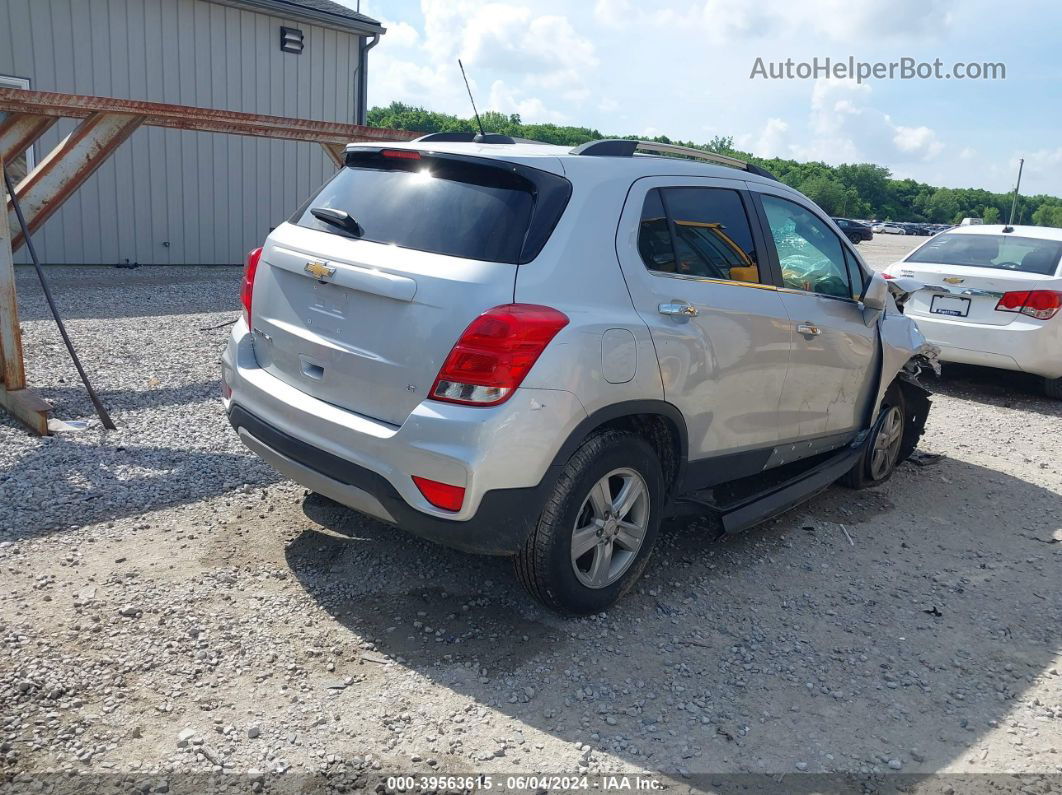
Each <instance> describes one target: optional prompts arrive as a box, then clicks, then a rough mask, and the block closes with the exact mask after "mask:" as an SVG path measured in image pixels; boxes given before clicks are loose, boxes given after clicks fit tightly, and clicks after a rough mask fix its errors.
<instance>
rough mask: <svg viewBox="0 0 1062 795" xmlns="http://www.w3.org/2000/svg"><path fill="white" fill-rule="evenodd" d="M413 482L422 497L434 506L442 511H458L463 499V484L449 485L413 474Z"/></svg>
mask: <svg viewBox="0 0 1062 795" xmlns="http://www.w3.org/2000/svg"><path fill="white" fill-rule="evenodd" d="M412 477H413V482H414V483H415V484H416V485H417V488H418V489H420V493H421V494H423V495H424V499H426V500H427V501H428V502H430V503H431V504H432V505H434V506H435V507H436V508H442V509H443V510H444V511H455V512H456V511H460V510H461V503H463V502H464V501H465V489H464V487H463V486H451V485H450V484H449V483H440V482H439V481H437V480H429V479H428V478H419V477H417V476H416V475H413V476H412Z"/></svg>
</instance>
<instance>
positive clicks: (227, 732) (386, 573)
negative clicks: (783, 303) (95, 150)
mask: <svg viewBox="0 0 1062 795" xmlns="http://www.w3.org/2000/svg"><path fill="white" fill-rule="evenodd" d="M870 245H873V244H870ZM866 247H867V244H864V247H863V248H866ZM861 250H862V249H861ZM52 273H53V279H54V282H55V284H56V291H57V294H58V296H59V300H60V303H61V306H62V307H63V309H64V312H65V316H66V318H67V319H68V323H69V326H70V329H71V332H72V334H73V335H74V338H75V340H76V341H77V342H78V344H79V349H80V350H81V352H82V355H83V357H84V359H85V363H86V366H87V369H88V371H89V373H90V374H91V375H92V376H93V378H94V381H95V384H96V386H97V388H98V389H99V391H100V392H101V394H102V396H103V398H104V401H105V402H106V403H107V405H108V406H109V408H110V409H111V411H112V413H113V415H114V419H115V421H116V422H117V424H118V425H119V428H120V430H119V431H118V432H116V433H105V432H103V431H101V430H99V426H98V423H96V422H95V421H94V420H93V418H92V412H91V406H90V405H89V403H88V401H87V400H86V399H85V398H84V397H83V394H82V392H81V389H80V386H79V384H78V383H77V379H76V374H75V373H74V371H73V368H72V366H70V364H69V363H68V361H67V358H66V354H65V350H64V349H63V348H62V346H61V342H60V341H59V338H58V335H57V334H56V333H55V331H54V326H53V325H52V324H51V321H50V319H49V318H48V317H47V316H46V315H45V314H44V307H43V303H42V302H41V301H40V300H39V297H38V291H37V290H36V289H35V286H34V282H33V281H32V280H31V278H30V277H31V274H30V273H28V272H27V273H21V274H20V277H19V290H20V294H21V298H22V304H23V307H22V308H23V313H24V314H23V319H24V327H25V336H26V353H27V359H28V361H29V363H30V376H31V381H32V382H33V383H34V385H36V386H37V387H38V388H40V389H41V391H42V393H43V394H44V396H45V397H47V398H49V399H50V400H53V401H54V402H55V404H56V414H57V415H58V416H59V417H61V418H63V419H87V420H89V421H90V423H91V427H90V429H89V430H88V431H85V432H83V433H79V434H68V435H62V436H57V437H54V438H51V439H47V440H41V439H35V438H32V437H30V436H28V435H26V434H24V433H23V432H22V431H21V430H20V429H19V428H18V427H17V426H15V425H14V423H12V422H11V421H10V420H8V419H6V418H5V419H3V420H0V572H2V575H0V781H3V779H4V777H5V776H7V777H15V776H22V777H23V778H22V779H20V781H22V782H24V783H26V782H30V781H36V782H37V783H40V782H41V781H42V779H40V778H39V776H40V775H42V774H45V773H52V774H54V775H55V776H60V774H62V772H63V771H67V772H79V773H88V774H94V775H101V776H107V778H106V779H102V780H103V781H106V782H108V783H109V784H111V785H113V786H115V787H116V788H117V789H120V790H123V791H128V790H129V789H138V790H140V791H157V792H166V791H181V790H182V789H186V790H188V791H192V790H195V789H209V788H212V787H215V786H223V785H224V782H225V781H226V780H227V779H226V777H225V776H224V775H223V774H230V773H231V774H236V773H238V774H241V775H240V777H239V778H238V781H239V782H240V786H241V787H243V788H244V789H246V788H251V789H253V790H255V791H257V790H259V789H270V788H274V787H277V786H282V785H283V782H288V786H291V787H294V788H298V787H299V786H303V785H305V786H307V787H309V786H318V785H321V784H322V783H327V784H328V785H330V786H332V787H335V788H340V787H358V786H366V787H368V788H369V789H373V788H374V787H375V786H376V785H377V783H378V782H379V776H381V775H383V774H386V773H396V772H405V773H411V772H413V773H418V774H421V773H423V774H437V773H453V774H469V773H476V772H495V773H498V774H514V773H524V774H526V773H533V772H551V773H579V772H586V773H588V774H595V773H599V772H628V773H635V772H644V773H650V774H653V775H656V776H658V777H660V778H667V779H669V780H674V781H677V782H679V783H680V784H682V785H684V786H685V785H692V786H698V787H699V786H707V784H706V782H707V779H703V778H701V776H702V774H706V773H772V774H780V773H786V774H791V775H798V774H800V773H802V772H806V773H809V774H811V773H832V772H843V773H847V774H851V775H853V776H856V777H860V778H861V779H866V780H871V781H874V780H880V779H879V778H877V777H881V776H886V775H889V774H895V773H896V772H897V771H899V772H900V773H903V774H925V773H934V772H950V773H956V774H960V773H961V774H969V773H1001V772H1006V771H1013V772H1018V773H1026V774H1037V775H1041V774H1042V775H1046V774H1053V775H1055V776H1057V775H1058V774H1060V773H1062V677H1060V676H1059V670H1060V669H1062V660H1060V658H1059V657H1060V643H1059V638H1060V637H1062V634H1060V631H1059V627H1060V626H1062V597H1060V589H1059V587H1058V585H1059V582H1060V581H1062V578H1060V573H1062V569H1060V566H1059V563H1060V561H1062V543H1059V541H1060V540H1062V530H1060V520H1059V517H1060V516H1062V465H1060V463H1059V458H1058V452H1057V451H1058V444H1057V440H1058V439H1059V438H1062V404H1058V403H1052V402H1050V401H1048V400H1046V399H1041V398H1040V397H1038V396H1037V395H1036V394H1035V392H1034V391H1033V390H1032V388H1031V387H1029V386H1028V385H1027V384H1026V383H1025V382H1023V381H1022V380H1021V379H997V378H991V377H988V376H985V375H984V374H980V373H974V372H972V371H959V372H957V373H955V374H952V375H948V374H947V373H946V377H945V379H944V381H943V382H942V383H941V384H940V385H939V387H940V389H941V392H942V394H940V395H938V396H937V398H936V399H935V403H934V407H933V411H932V413H931V417H930V424H929V429H928V433H927V436H926V439H925V441H924V444H923V447H924V449H926V450H929V451H932V452H937V453H943V454H944V455H945V458H944V459H943V460H942V461H941V462H940V463H938V464H936V465H934V466H929V467H924V468H919V467H916V466H914V465H910V464H908V465H905V466H904V467H902V468H901V469H900V471H898V473H897V474H896V476H895V477H894V478H893V480H892V481H890V482H889V483H888V484H886V485H885V486H883V487H880V488H878V489H875V490H872V491H866V492H851V491H845V490H842V489H831V490H830V491H828V492H827V493H825V494H824V495H822V496H820V497H818V498H816V499H815V500H814V501H812V502H811V503H809V504H808V505H807V506H805V507H803V508H802V509H799V510H797V511H794V512H791V513H789V514H787V515H785V516H783V517H781V518H780V519H778V520H775V521H774V522H772V523H770V524H769V525H767V526H765V527H762V528H759V529H757V530H754V531H752V532H750V533H747V534H745V535H743V536H739V537H736V538H732V539H728V540H725V541H714V540H713V538H712V537H711V536H710V535H709V534H708V533H707V532H706V530H705V529H704V528H703V527H702V526H700V525H698V524H693V525H690V526H675V527H671V528H669V529H668V530H667V531H666V532H665V533H664V534H663V538H662V543H661V546H660V548H659V549H658V551H657V553H656V554H655V555H654V558H653V561H652V563H651V564H650V567H649V570H648V576H647V578H646V579H645V581H644V582H643V583H642V585H641V587H639V588H638V589H637V591H636V592H635V593H632V594H631V595H630V596H629V597H628V598H626V599H625V600H624V601H623V602H622V603H621V604H620V605H618V606H617V607H615V608H614V609H613V610H611V611H610V612H609V613H608V614H607V615H604V616H599V617H594V618H589V619H580V620H563V619H560V618H558V617H556V616H554V615H552V614H549V613H547V612H545V611H543V610H540V609H539V608H538V607H537V606H535V605H534V604H533V603H532V602H530V600H529V598H528V597H526V596H525V595H524V594H523V593H522V592H521V591H520V590H519V588H518V586H517V585H516V584H515V582H514V580H513V578H512V577H511V576H510V572H509V567H508V564H507V562H506V561H504V560H499V559H489V558H474V557H469V556H465V555H462V554H460V553H457V552H453V551H450V550H446V549H442V548H440V547H435V546H432V545H430V544H427V543H425V542H422V541H419V540H417V539H415V538H412V537H411V536H407V535H405V534H404V533H402V532H400V531H398V530H395V529H393V528H389V527H385V526H383V525H380V524H378V523H375V522H373V521H370V520H367V519H364V518H361V517H359V516H357V515H355V514H352V513H350V512H348V511H345V510H343V509H341V508H339V507H338V506H335V505H334V504H332V503H330V502H328V501H326V500H323V499H321V498H317V497H309V498H307V497H306V496H305V492H304V491H303V490H302V489H301V488H298V487H296V486H295V485H294V484H291V483H287V482H283V481H281V480H280V479H279V477H278V476H276V475H275V474H274V473H273V472H272V471H271V470H269V469H268V468H267V467H265V466H264V465H262V464H261V463H259V462H258V461H257V460H256V459H255V458H254V457H253V456H251V455H250V454H248V453H246V452H245V451H244V450H243V448H242V446H241V445H240V444H239V442H238V441H237V439H236V437H235V435H234V434H233V433H232V431H231V429H230V428H229V427H228V424H227V422H226V420H225V418H224V416H223V413H222V411H221V407H220V402H219V400H218V390H219V386H218V372H219V371H218V358H219V356H220V352H221V348H222V345H223V343H224V340H225V338H226V335H227V334H228V328H227V327H226V328H216V329H207V330H203V329H205V328H207V327H210V326H216V325H218V324H220V323H224V322H226V321H228V320H230V319H232V318H233V317H235V312H236V309H235V307H236V293H237V285H238V276H239V274H238V270H236V269H208V268H193V269H180V270H177V269H173V270H167V269H161V268H159V269H150V268H142V269H140V270H136V271H122V270H113V269H100V268H86V269H54V270H53V271H52ZM842 526H843V529H842ZM849 537H851V539H852V541H851V543H850V542H849V540H848V539H849ZM196 776H198V777H199V778H196ZM211 777H213V779H212V778H211ZM868 777H869V778H868ZM1055 780H1056V781H1057V778H1056V779H1055ZM70 781H76V780H74V779H65V778H61V777H56V778H51V779H47V783H48V785H49V786H51V785H55V786H57V787H58V788H59V789H62V787H63V786H66V785H69V782H70ZM64 782H65V784H64ZM1025 783H1026V785H1028V786H1034V783H1030V782H1029V781H1026V782H1025ZM75 789H76V787H75ZM71 791H73V790H71Z"/></svg>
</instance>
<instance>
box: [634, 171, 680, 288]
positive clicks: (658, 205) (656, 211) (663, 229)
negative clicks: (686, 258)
mask: <svg viewBox="0 0 1062 795" xmlns="http://www.w3.org/2000/svg"><path fill="white" fill-rule="evenodd" d="M638 252H639V253H640V254H641V255H642V262H644V263H645V267H647V268H648V269H649V270H651V271H659V272H660V273H674V272H675V247H674V246H673V245H672V243H671V230H670V229H668V224H667V214H666V213H665V212H664V205H663V203H662V202H661V201H660V191H659V190H658V189H657V188H653V189H652V190H651V191H649V193H648V194H647V195H646V197H645V204H643V205H642V221H641V227H640V229H639V230H638Z"/></svg>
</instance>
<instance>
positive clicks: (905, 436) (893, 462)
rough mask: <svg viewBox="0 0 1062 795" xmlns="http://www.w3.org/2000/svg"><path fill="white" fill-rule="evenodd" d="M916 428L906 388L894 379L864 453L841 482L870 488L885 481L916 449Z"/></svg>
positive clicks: (846, 484) (857, 487)
mask: <svg viewBox="0 0 1062 795" xmlns="http://www.w3.org/2000/svg"><path fill="white" fill-rule="evenodd" d="M912 431H913V428H912V422H911V417H910V414H909V412H908V410H907V405H906V401H904V397H903V391H902V390H901V389H900V387H899V386H897V385H896V384H895V383H894V384H893V385H892V386H890V387H889V388H888V390H887V391H886V392H885V397H884V398H883V399H882V401H881V412H880V413H879V414H878V420H877V421H875V423H874V428H873V430H872V431H871V437H870V438H869V439H868V440H867V442H866V447H865V449H864V452H863V455H861V456H860V457H859V461H858V462H857V463H856V465H855V466H854V467H852V469H851V470H850V471H849V472H848V473H847V474H845V475H844V476H843V477H842V478H841V479H840V480H839V481H837V482H838V483H840V484H841V485H843V486H848V487H849V488H852V489H866V488H870V487H871V486H878V485H880V484H882V483H884V482H885V481H886V480H888V479H889V478H890V477H892V473H893V472H895V471H896V467H897V466H898V465H899V464H900V462H902V461H903V460H904V459H905V458H907V457H908V456H909V455H910V454H911V453H912V452H913V451H914V446H915V444H917V443H918V439H917V438H915V439H914V440H913V441H912V439H911V436H912Z"/></svg>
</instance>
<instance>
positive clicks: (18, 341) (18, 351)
mask: <svg viewBox="0 0 1062 795" xmlns="http://www.w3.org/2000/svg"><path fill="white" fill-rule="evenodd" d="M3 173H4V158H3V157H0V196H3V197H4V198H5V200H6V198H7V191H6V190H5V189H4V184H3V179H2V176H3ZM11 252H12V248H11V232H10V229H9V227H8V225H7V214H6V213H5V214H3V216H0V383H2V384H4V386H6V387H7V388H8V389H11V390H15V389H22V388H24V387H25V386H26V368H25V366H24V364H23V360H22V330H21V328H20V327H19V324H18V301H16V300H15V264H14V259H13V257H12V255H11Z"/></svg>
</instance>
